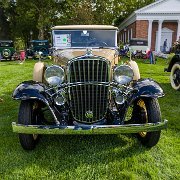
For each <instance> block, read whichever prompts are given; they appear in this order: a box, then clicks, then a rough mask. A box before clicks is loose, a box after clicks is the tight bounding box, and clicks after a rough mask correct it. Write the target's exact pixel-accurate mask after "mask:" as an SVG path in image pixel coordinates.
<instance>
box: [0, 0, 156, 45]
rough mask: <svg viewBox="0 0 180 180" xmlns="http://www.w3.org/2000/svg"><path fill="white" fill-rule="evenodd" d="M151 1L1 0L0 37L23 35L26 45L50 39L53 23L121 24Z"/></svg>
mask: <svg viewBox="0 0 180 180" xmlns="http://www.w3.org/2000/svg"><path fill="white" fill-rule="evenodd" d="M151 2H154V0H143V1H140V0H122V1H119V0H111V1H109V0H103V1H102V0H43V1H42V0H30V1H25V0H3V1H0V15H1V14H2V16H1V19H0V29H2V33H0V37H1V36H2V37H3V36H4V35H5V33H6V34H7V36H8V34H9V37H10V35H11V38H12V39H16V38H22V39H23V40H24V41H25V43H26V44H27V43H28V41H29V40H30V39H31V38H33V39H49V38H50V36H49V31H50V30H51V27H52V26H54V25H66V24H108V25H110V24H114V25H116V26H118V25H119V24H120V23H121V22H122V21H123V20H124V19H125V18H126V17H127V16H128V15H130V14H131V13H132V12H133V11H134V10H136V9H138V8H140V7H143V6H145V5H147V4H150V3H151ZM5 27H6V28H5ZM30 31H32V32H33V35H32V37H31V35H30ZM3 32H4V33H3Z"/></svg>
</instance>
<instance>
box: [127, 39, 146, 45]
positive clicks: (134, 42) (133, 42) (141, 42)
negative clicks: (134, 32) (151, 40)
mask: <svg viewBox="0 0 180 180" xmlns="http://www.w3.org/2000/svg"><path fill="white" fill-rule="evenodd" d="M129 44H130V46H147V45H148V41H147V40H142V39H131V40H130V42H129Z"/></svg>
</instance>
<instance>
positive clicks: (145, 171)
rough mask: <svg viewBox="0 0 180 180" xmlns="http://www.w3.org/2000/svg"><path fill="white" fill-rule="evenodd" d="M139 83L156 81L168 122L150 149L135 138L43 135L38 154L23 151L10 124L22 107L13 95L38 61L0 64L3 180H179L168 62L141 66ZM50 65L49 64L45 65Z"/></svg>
mask: <svg viewBox="0 0 180 180" xmlns="http://www.w3.org/2000/svg"><path fill="white" fill-rule="evenodd" d="M137 61H138V64H139V68H140V72H141V77H142V78H145V77H150V78H153V79H155V80H156V81H158V82H159V83H160V84H161V86H162V88H163V89H164V91H165V94H166V96H165V97H163V98H161V99H159V102H160V106H161V111H162V118H163V119H168V120H169V125H168V130H167V131H166V130H164V131H162V133H161V139H160V141H159V143H158V144H157V145H156V146H155V147H153V148H152V149H147V148H144V147H143V146H141V144H140V143H139V142H138V140H137V139H136V138H135V137H134V136H133V135H130V134H128V135H76V136H72V135H68V136H65V135H61V136H58V135H44V136H42V138H41V140H40V143H39V145H38V146H37V147H36V149H35V150H34V151H30V152H29V151H28V152H27V151H24V150H23V149H22V147H21V146H20V144H19V139H18V136H17V134H15V133H13V132H12V128H11V122H12V121H16V120H17V114H18V107H19V102H17V101H14V100H12V98H11V94H12V92H13V90H14V89H15V87H16V86H17V85H18V84H19V83H20V82H22V81H25V80H30V79H32V69H33V66H34V64H35V62H36V61H34V60H27V61H26V62H25V63H23V64H19V63H18V62H16V61H11V62H10V61H6V62H5V61H4V62H0V85H1V87H0V98H1V99H3V102H0V179H2V180H4V179H13V180H14V179H48V180H49V179H68V180H69V179H73V180H74V179H75V180H76V179H77V180H79V179H85V180H89V179H93V180H95V179H102V180H106V179H107V180H111V179H112V180H115V179H117V180H120V179H123V180H126V179H137V180H144V179H154V180H156V179H164V180H168V179H180V176H179V173H180V137H179V136H180V133H179V130H180V92H177V91H175V90H173V89H172V88H171V86H170V83H169V73H165V72H163V70H164V67H165V66H167V64H166V61H165V60H162V59H158V61H157V64H155V65H151V64H149V61H145V62H144V61H142V60H137ZM47 62H48V63H50V62H49V61H47Z"/></svg>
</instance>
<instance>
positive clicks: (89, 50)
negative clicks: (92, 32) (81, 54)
mask: <svg viewBox="0 0 180 180" xmlns="http://www.w3.org/2000/svg"><path fill="white" fill-rule="evenodd" d="M86 56H93V54H92V48H87V49H86Z"/></svg>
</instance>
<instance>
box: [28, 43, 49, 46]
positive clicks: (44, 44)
mask: <svg viewBox="0 0 180 180" xmlns="http://www.w3.org/2000/svg"><path fill="white" fill-rule="evenodd" d="M33 46H34V47H36V46H43V47H44V46H49V43H48V42H31V47H33Z"/></svg>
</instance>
